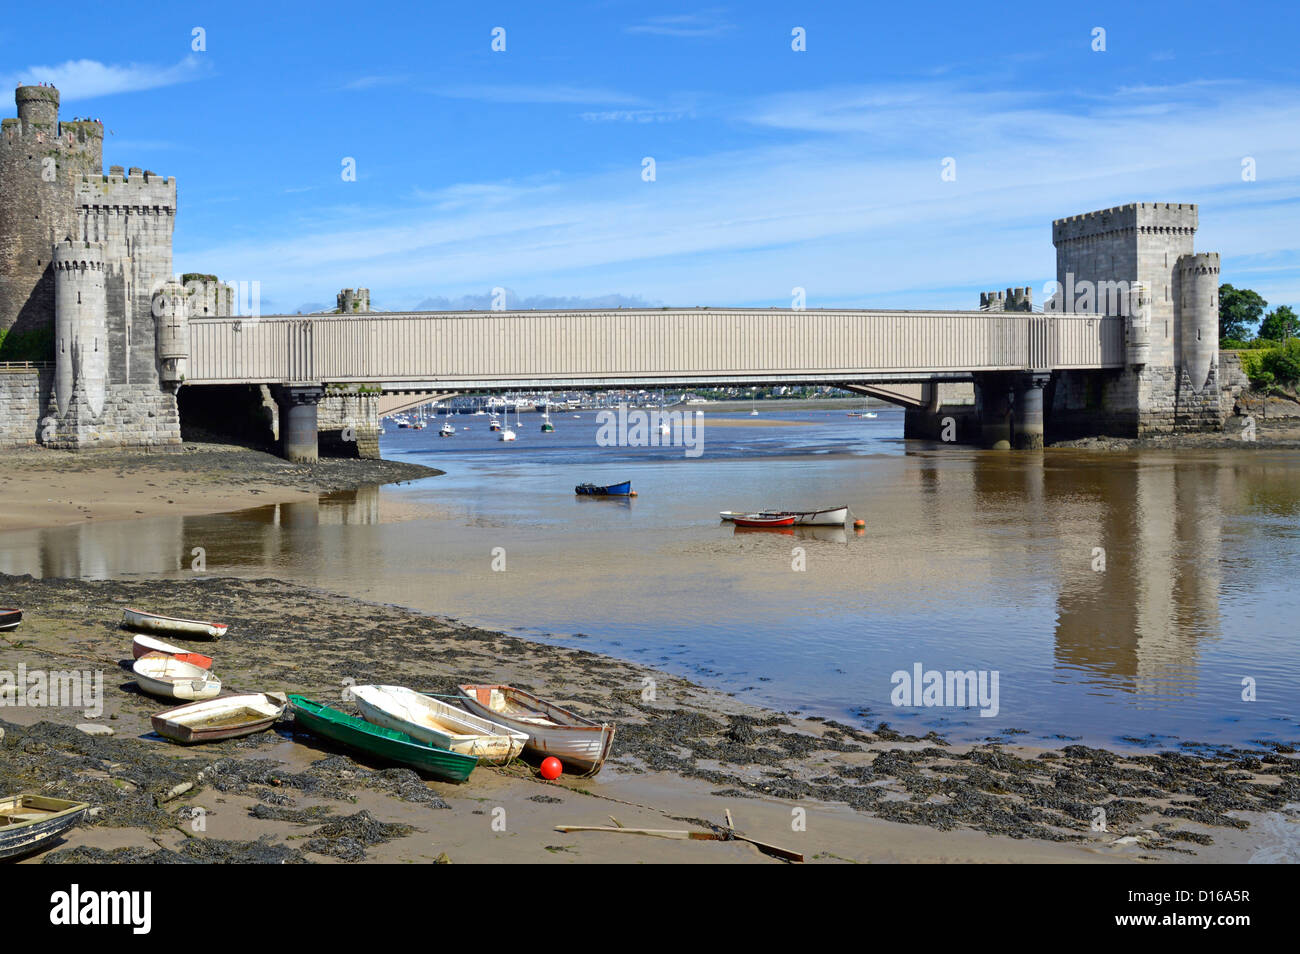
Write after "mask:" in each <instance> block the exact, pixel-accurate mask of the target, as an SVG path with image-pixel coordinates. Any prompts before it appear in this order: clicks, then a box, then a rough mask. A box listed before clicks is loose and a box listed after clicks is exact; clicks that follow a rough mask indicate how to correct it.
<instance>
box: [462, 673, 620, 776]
mask: <svg viewBox="0 0 1300 954" xmlns="http://www.w3.org/2000/svg"><path fill="white" fill-rule="evenodd" d="M458 688H459V689H460V694H461V697H462V699H463V700H464V703H465V705H466V707H467V708H469V710H470V711H471V712H476V713H478V714H479V715H481V716H483V717H484V718H485V719H491V720H492V721H493V722H499V723H501V724H502V725H505V726H509V727H510V728H511V729H515V730H516V731H519V732H525V733H527V734H528V742H527V744H526V745H525V746H524V748H525V749H527V750H529V751H530V752H532V753H534V754H535V755H539V756H541V757H543V758H545V757H546V756H548V755H553V756H555V757H556V758H557V759H559V760H560V761H561V762H564V763H566V764H568V765H569V766H570V767H571V768H574V769H576V770H578V771H579V772H582V773H583V774H586V775H595V774H596V773H597V772H599V771H600V767H601V766H602V765H603V764H604V763H605V759H606V757H608V755H609V750H610V747H611V746H612V745H613V744H614V726H612V725H610V724H608V723H598V722H593V721H592V720H590V719H586V718H583V717H582V716H580V715H578V714H577V713H576V712H570V711H569V710H568V709H564V708H561V707H560V706H557V705H556V704H555V703H553V702H547V701H546V700H545V699H539V698H538V697H537V696H535V695H533V694H532V693H531V692H525V691H524V690H522V689H516V688H514V687H513V686H460V687H458Z"/></svg>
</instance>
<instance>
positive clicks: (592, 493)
mask: <svg viewBox="0 0 1300 954" xmlns="http://www.w3.org/2000/svg"><path fill="white" fill-rule="evenodd" d="M573 492H574V493H575V494H579V495H581V496H583V497H626V496H628V495H629V494H631V493H632V481H630V480H625V481H623V482H622V483H621V484H608V485H607V486H604V487H598V486H596V485H595V484H578V486H576V487H574V488H573Z"/></svg>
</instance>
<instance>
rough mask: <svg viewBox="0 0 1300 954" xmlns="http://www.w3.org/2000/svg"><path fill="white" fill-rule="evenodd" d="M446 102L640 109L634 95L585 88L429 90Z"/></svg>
mask: <svg viewBox="0 0 1300 954" xmlns="http://www.w3.org/2000/svg"><path fill="white" fill-rule="evenodd" d="M433 92H434V93H435V94H437V95H438V96H445V97H447V98H448V99H474V100H479V101H480V102H485V103H568V104H579V105H600V104H610V105H621V106H643V105H645V101H644V100H642V99H641V98H640V97H638V96H629V95H627V94H626V93H620V92H618V91H616V90H609V89H600V88H595V87H586V86H531V85H520V86H513V85H500V84H479V85H474V86H444V87H440V88H438V89H436V90H434V91H433Z"/></svg>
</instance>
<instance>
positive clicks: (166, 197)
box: [0, 86, 223, 447]
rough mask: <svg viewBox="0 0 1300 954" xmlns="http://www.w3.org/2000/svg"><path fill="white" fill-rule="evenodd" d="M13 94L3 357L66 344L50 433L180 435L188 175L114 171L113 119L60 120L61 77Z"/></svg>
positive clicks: (51, 386) (3, 222)
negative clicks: (177, 267)
mask: <svg viewBox="0 0 1300 954" xmlns="http://www.w3.org/2000/svg"><path fill="white" fill-rule="evenodd" d="M14 98H15V100H16V102H17V105H18V116H17V118H16V119H5V120H4V121H3V126H2V128H0V335H3V336H4V344H3V347H0V357H4V358H13V357H27V358H32V357H36V358H39V359H44V360H46V361H48V359H49V356H50V355H51V354H52V356H53V358H54V369H53V380H52V381H43V382H41V384H42V385H44V386H43V387H40V388H38V393H39V395H40V396H41V397H42V398H43V400H44V403H45V407H43V408H41V409H40V410H41V412H42V414H41V419H40V433H39V435H37V438H38V439H39V441H40V442H41V443H43V444H47V445H50V446H55V447H84V446H90V445H94V444H97V443H107V444H142V445H149V444H169V443H178V442H179V441H180V417H179V414H178V412H177V406H176V389H177V387H178V386H179V385H180V383H181V382H182V381H184V378H185V362H186V358H187V356H188V330H187V312H186V297H187V296H186V294H185V290H184V289H183V288H182V286H181V285H180V284H179V283H178V282H176V281H174V280H173V276H172V225H173V222H174V220H175V216H176V181H175V180H174V179H171V178H166V177H163V176H159V175H156V174H155V173H152V172H147V171H144V170H141V169H136V168H133V169H131V170H130V171H129V172H124V171H123V169H122V167H120V166H113V167H111V168H110V169H109V171H108V174H107V175H105V174H104V173H103V162H102V153H103V145H104V127H103V125H102V124H101V123H100V122H99V121H97V120H78V121H74V122H60V120H59V93H58V90H57V89H55V88H53V87H51V86H19V87H18V89H17V91H16V92H15V96H14ZM222 298H223V296H221V295H217V296H216V300H218V301H220V300H221V299H222ZM47 373H48V372H47ZM30 439H31V435H28V440H29V441H30Z"/></svg>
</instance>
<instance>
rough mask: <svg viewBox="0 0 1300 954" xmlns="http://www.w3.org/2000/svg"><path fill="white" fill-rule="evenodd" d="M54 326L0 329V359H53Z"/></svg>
mask: <svg viewBox="0 0 1300 954" xmlns="http://www.w3.org/2000/svg"><path fill="white" fill-rule="evenodd" d="M53 360H54V326H53V325H50V326H48V327H45V328H37V329H36V330H35V331H20V332H19V331H13V330H12V329H10V330H9V331H0V361H53Z"/></svg>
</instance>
